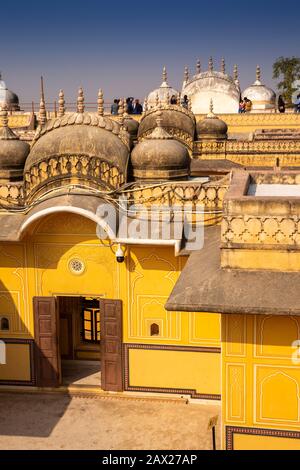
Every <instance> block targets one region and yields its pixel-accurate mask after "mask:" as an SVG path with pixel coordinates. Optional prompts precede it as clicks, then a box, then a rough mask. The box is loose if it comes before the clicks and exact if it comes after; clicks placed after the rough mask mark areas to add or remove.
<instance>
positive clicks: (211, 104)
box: [207, 98, 215, 117]
mask: <svg viewBox="0 0 300 470" xmlns="http://www.w3.org/2000/svg"><path fill="white" fill-rule="evenodd" d="M207 117H215V113H214V101H213V99H212V98H211V99H210V102H209V112H208V114H207Z"/></svg>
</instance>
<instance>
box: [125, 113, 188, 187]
mask: <svg viewBox="0 0 300 470" xmlns="http://www.w3.org/2000/svg"><path fill="white" fill-rule="evenodd" d="M189 162H190V157H189V153H188V150H187V148H186V147H185V146H184V145H182V144H181V143H180V142H178V141H177V140H175V139H173V138H172V136H171V135H170V134H168V133H167V132H166V131H165V129H164V128H163V127H161V113H158V115H157V127H156V128H155V129H154V130H153V132H152V133H151V134H150V135H149V136H147V137H146V138H145V139H144V140H143V141H141V142H139V143H138V144H137V145H136V146H135V148H134V149H133V151H132V154H131V163H132V167H133V176H134V177H135V179H148V180H157V179H159V180H164V179H167V180H169V179H176V178H183V177H187V176H188V174H189Z"/></svg>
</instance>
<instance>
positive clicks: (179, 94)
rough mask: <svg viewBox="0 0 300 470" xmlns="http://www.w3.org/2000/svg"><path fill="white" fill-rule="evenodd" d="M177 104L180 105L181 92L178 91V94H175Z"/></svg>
mask: <svg viewBox="0 0 300 470" xmlns="http://www.w3.org/2000/svg"><path fill="white" fill-rule="evenodd" d="M177 105H178V106H181V93H180V91H179V92H178V96H177Z"/></svg>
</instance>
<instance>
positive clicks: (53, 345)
mask: <svg viewBox="0 0 300 470" xmlns="http://www.w3.org/2000/svg"><path fill="white" fill-rule="evenodd" d="M33 311H34V329H35V333H34V337H35V365H36V378H37V386H38V387H58V386H59V385H60V382H61V365H60V353H59V344H58V337H59V336H58V333H59V332H58V328H59V322H58V312H57V302H56V298H55V297H34V298H33Z"/></svg>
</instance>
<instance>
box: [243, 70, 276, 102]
mask: <svg viewBox="0 0 300 470" xmlns="http://www.w3.org/2000/svg"><path fill="white" fill-rule="evenodd" d="M260 75H261V74H260V67H259V66H257V68H256V80H255V82H254V83H253V85H251V86H250V87H248V88H246V90H244V92H243V93H242V98H243V99H244V98H248V99H249V100H251V101H252V107H251V111H264V110H269V109H274V108H275V106H276V93H275V92H274V91H273V90H272V89H271V88H269V87H267V86H266V85H263V83H262V82H261V79H260Z"/></svg>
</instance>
